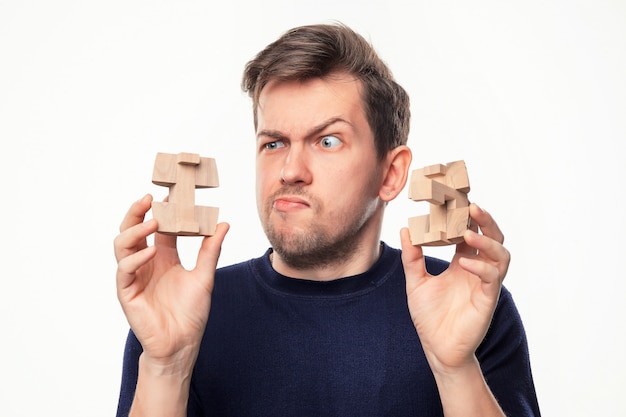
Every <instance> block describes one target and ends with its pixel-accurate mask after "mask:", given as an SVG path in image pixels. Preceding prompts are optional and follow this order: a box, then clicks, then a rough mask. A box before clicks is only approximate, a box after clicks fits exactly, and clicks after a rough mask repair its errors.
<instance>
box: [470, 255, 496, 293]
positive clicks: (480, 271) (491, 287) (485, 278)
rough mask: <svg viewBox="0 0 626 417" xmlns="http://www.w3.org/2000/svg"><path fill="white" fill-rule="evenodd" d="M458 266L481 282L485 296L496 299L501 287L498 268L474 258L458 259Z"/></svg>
mask: <svg viewBox="0 0 626 417" xmlns="http://www.w3.org/2000/svg"><path fill="white" fill-rule="evenodd" d="M459 265H460V266H461V268H463V269H464V270H466V271H468V272H469V273H471V274H473V275H475V276H477V277H478V278H479V279H480V280H481V281H482V288H483V291H484V292H485V293H486V294H488V295H489V296H491V297H492V298H497V296H498V294H499V293H500V288H501V286H502V279H501V278H500V273H499V271H498V268H496V267H495V266H494V265H491V264H490V263H489V262H485V261H482V260H480V259H475V258H474V259H472V258H460V259H459Z"/></svg>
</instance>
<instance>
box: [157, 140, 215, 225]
mask: <svg viewBox="0 0 626 417" xmlns="http://www.w3.org/2000/svg"><path fill="white" fill-rule="evenodd" d="M152 182H153V183H155V184H157V185H161V186H164V187H169V189H170V190H169V196H168V199H167V202H156V201H155V202H153V203H152V215H153V216H154V218H155V219H157V221H158V223H159V227H158V229H157V231H158V232H159V233H165V234H171V235H177V236H211V235H213V234H214V233H215V227H216V225H217V216H218V212H219V209H218V208H216V207H206V206H196V205H195V189H196V188H213V187H218V186H219V178H218V175H217V165H216V163H215V159H213V158H203V157H200V155H198V154H195V153H184V152H183V153H179V154H169V153H160V152H159V153H157V156H156V160H155V162H154V171H153V173H152Z"/></svg>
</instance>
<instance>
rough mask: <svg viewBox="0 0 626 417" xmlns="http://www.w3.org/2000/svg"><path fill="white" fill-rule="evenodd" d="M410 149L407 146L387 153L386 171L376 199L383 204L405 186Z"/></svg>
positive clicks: (411, 156)
mask: <svg viewBox="0 0 626 417" xmlns="http://www.w3.org/2000/svg"><path fill="white" fill-rule="evenodd" d="M412 158H413V155H412V154H411V149H409V147H408V146H405V145H401V146H398V147H396V148H394V149H392V150H391V151H389V152H388V153H387V156H386V157H385V162H386V165H385V166H386V171H385V177H384V178H383V183H382V185H381V187H380V191H379V193H378V197H379V198H380V199H381V200H383V201H384V202H389V201H391V200H393V199H394V198H396V197H397V196H398V194H400V192H401V191H402V189H403V188H404V186H405V185H406V181H407V179H408V176H409V166H410V165H411V159H412Z"/></svg>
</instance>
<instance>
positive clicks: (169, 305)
mask: <svg viewBox="0 0 626 417" xmlns="http://www.w3.org/2000/svg"><path fill="white" fill-rule="evenodd" d="M151 203H152V196H150V195H146V196H145V197H143V198H142V199H141V200H139V201H137V202H135V203H134V204H133V205H132V206H131V207H130V209H129V211H128V213H127V214H126V217H125V218H124V220H123V222H122V224H121V226H120V234H119V235H118V236H117V237H116V238H115V241H114V248H115V257H116V259H117V296H118V299H119V301H120V303H121V305H122V309H123V310H124V314H125V315H126V318H127V320H128V322H129V324H130V327H131V328H132V330H133V332H134V333H135V336H137V338H138V340H139V342H140V343H141V345H142V347H143V351H144V353H143V354H142V358H141V361H142V362H143V364H144V365H148V363H149V366H152V367H153V368H155V369H156V368H161V369H162V370H163V371H165V372H171V371H174V369H178V370H179V371H182V370H183V369H184V370H185V372H190V371H191V367H193V364H194V363H195V359H196V357H197V353H198V349H199V347H200V342H201V340H202V335H203V333H204V329H205V326H206V323H207V319H208V316H209V309H210V305H211V292H212V291H213V279H214V275H215V269H216V267H217V261H218V258H219V255H220V250H221V245H222V242H223V240H224V236H225V235H226V232H227V231H228V228H229V226H228V224H226V223H221V224H218V225H217V229H216V232H215V235H214V236H211V237H205V238H204V240H203V241H202V246H201V248H200V250H199V253H198V258H197V262H196V266H195V268H194V269H192V270H189V271H188V270H185V269H184V268H183V266H182V265H181V263H180V258H179V256H178V250H177V248H176V236H168V235H163V234H160V233H156V235H155V237H154V246H148V245H147V237H148V236H149V235H150V234H152V233H155V232H156V230H157V221H156V220H154V219H152V220H148V221H145V222H144V218H145V215H146V213H147V212H148V210H149V209H150V206H151ZM168 368H169V371H168Z"/></svg>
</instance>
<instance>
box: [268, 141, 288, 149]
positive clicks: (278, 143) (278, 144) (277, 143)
mask: <svg viewBox="0 0 626 417" xmlns="http://www.w3.org/2000/svg"><path fill="white" fill-rule="evenodd" d="M263 147H264V148H265V149H267V150H268V151H273V150H274V149H279V148H284V147H285V143H284V142H283V141H282V140H275V141H272V142H267V143H266V144H265V145H263Z"/></svg>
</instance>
